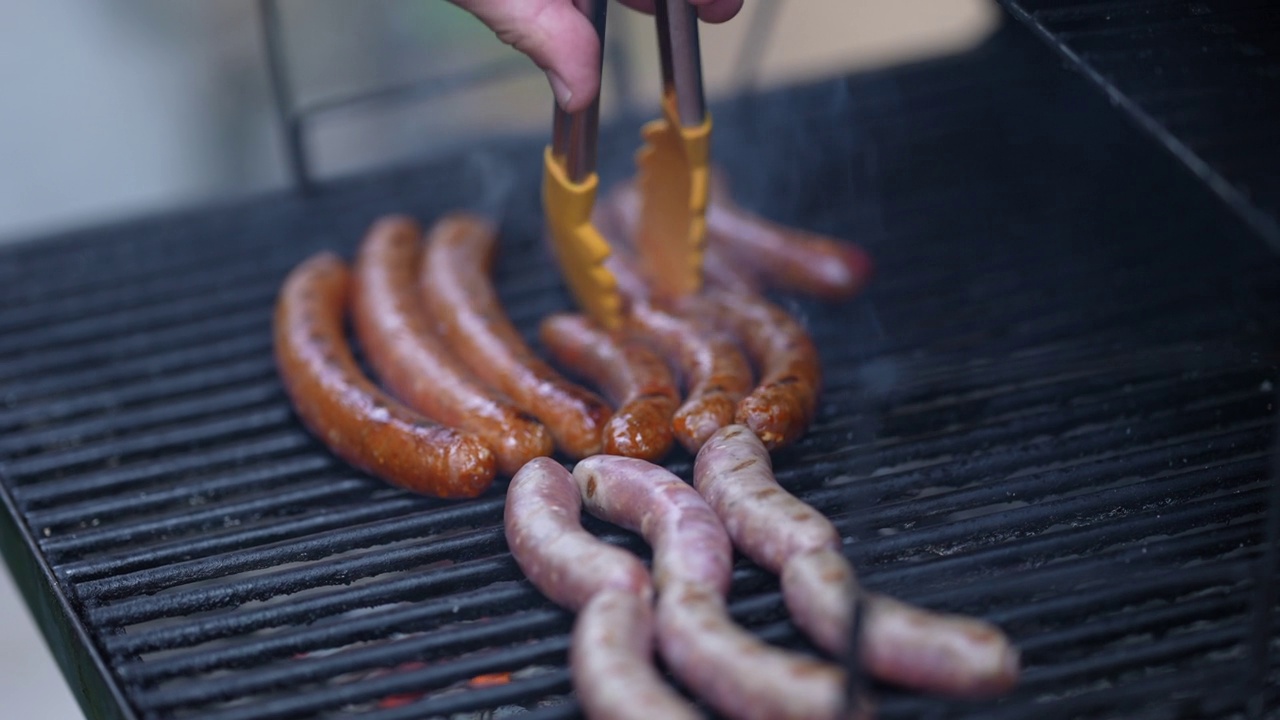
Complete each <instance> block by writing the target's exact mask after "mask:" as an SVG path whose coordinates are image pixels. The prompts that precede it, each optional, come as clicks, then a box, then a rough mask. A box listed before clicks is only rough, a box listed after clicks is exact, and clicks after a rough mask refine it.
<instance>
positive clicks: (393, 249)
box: [352, 217, 554, 475]
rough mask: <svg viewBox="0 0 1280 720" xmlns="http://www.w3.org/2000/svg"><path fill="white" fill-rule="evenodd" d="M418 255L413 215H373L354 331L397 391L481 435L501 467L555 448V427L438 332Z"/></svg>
mask: <svg viewBox="0 0 1280 720" xmlns="http://www.w3.org/2000/svg"><path fill="white" fill-rule="evenodd" d="M421 257H422V230H421V228H419V227H418V224H417V223H415V222H414V221H413V220H411V219H409V218H406V217H387V218H384V219H382V220H379V221H378V222H376V223H374V225H373V227H372V228H370V230H369V232H368V234H367V235H366V236H365V239H364V242H363V243H362V244H361V246H360V251H359V253H358V255H357V257H356V271H355V290H354V294H353V297H352V311H353V322H352V324H353V325H354V326H355V332H356V337H358V338H359V340H360V346H361V348H363V350H364V355H365V358H366V359H367V360H368V361H369V365H370V366H371V367H372V368H373V371H374V372H375V373H376V374H377V375H378V377H380V378H381V379H382V382H383V383H384V384H385V385H386V386H387V388H388V389H390V390H391V392H392V393H394V394H395V395H397V396H398V397H400V398H401V399H402V400H404V401H405V403H406V404H408V405H409V406H410V407H412V408H413V409H415V410H417V411H418V412H420V413H422V414H423V415H426V416H427V417H429V418H431V419H433V420H435V421H437V422H440V423H442V424H444V425H447V426H449V427H454V428H459V429H461V430H465V431H467V432H471V433H474V434H475V435H477V436H478V437H479V438H480V439H481V440H483V441H484V442H485V444H486V445H488V446H489V449H490V450H492V451H493V453H494V455H496V456H497V460H498V470H499V471H501V472H502V473H503V474H506V475H514V474H515V473H516V471H517V470H519V469H520V468H521V467H523V466H524V464H525V463H527V462H529V461H530V460H532V459H533V458H535V457H539V456H542V455H550V454H551V452H552V451H553V449H554V447H553V444H552V440H551V434H550V433H548V432H547V429H546V428H544V427H543V426H542V425H540V424H539V423H538V422H537V421H536V420H534V419H533V418H531V417H529V416H528V415H526V414H524V413H522V412H520V411H519V410H517V409H516V408H514V407H512V406H511V405H509V404H507V403H506V402H502V401H500V400H498V399H497V398H496V397H495V396H494V395H493V393H491V392H490V391H488V390H487V389H486V388H484V387H482V386H481V385H480V384H479V383H478V382H477V381H476V380H475V379H473V377H472V375H471V372H470V371H469V370H468V369H467V368H465V367H464V366H463V365H462V363H461V362H459V360H458V359H457V357H455V356H454V354H453V353H452V352H450V351H449V350H448V348H446V347H445V346H444V344H443V343H442V342H441V341H440V339H439V338H438V337H436V334H435V332H434V330H433V329H432V327H431V321H430V320H429V318H428V317H427V314H426V309H425V308H423V306H422V302H421V299H420V298H419V297H418V282H417V268H418V265H419V264H420V261H421Z"/></svg>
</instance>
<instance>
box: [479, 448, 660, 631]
mask: <svg viewBox="0 0 1280 720" xmlns="http://www.w3.org/2000/svg"><path fill="white" fill-rule="evenodd" d="M581 517H582V493H581V492H580V491H579V489H578V484H577V482H576V481H575V480H574V478H573V476H572V475H570V474H569V471H568V470H565V469H564V467H563V466H562V465H560V463H558V462H556V461H554V460H552V459H550V458H536V459H534V460H532V461H530V462H529V464H528V465H525V466H524V467H523V468H521V469H520V472H518V473H516V475H515V477H514V478H512V479H511V485H510V486H509V487H508V488H507V505H506V510H505V512H504V525H505V527H506V534H507V545H508V547H510V548H511V554H512V555H513V556H514V557H515V559H516V564H517V565H519V566H520V570H522V571H523V572H524V575H525V577H527V578H529V581H530V582H532V583H533V585H534V587H536V588H538V590H540V591H542V594H543V595H546V596H547V597H549V598H551V600H552V601H554V602H555V603H556V604H557V605H559V606H561V607H565V608H568V609H570V610H581V609H582V608H583V607H584V606H586V604H587V602H588V601H589V600H590V599H591V597H592V596H593V595H595V594H596V593H599V592H601V591H602V590H606V589H614V590H621V591H624V592H627V593H630V594H633V595H636V596H637V597H640V598H642V599H643V600H644V601H645V602H646V603H647V602H649V601H650V600H651V598H652V597H653V587H652V585H651V584H650V582H649V571H648V570H646V569H645V567H644V564H643V563H641V562H640V560H639V559H638V558H636V556H634V555H632V554H631V553H629V552H627V551H625V550H623V549H621V548H617V547H614V546H612V545H609V544H607V543H605V542H603V541H601V540H600V539H599V538H597V537H596V536H594V535H592V534H591V533H589V532H587V531H586V530H584V529H583V528H582V521H581Z"/></svg>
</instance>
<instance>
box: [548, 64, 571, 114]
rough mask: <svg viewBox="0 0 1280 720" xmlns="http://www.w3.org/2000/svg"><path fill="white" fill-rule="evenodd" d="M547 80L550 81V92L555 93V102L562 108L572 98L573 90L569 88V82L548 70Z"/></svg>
mask: <svg viewBox="0 0 1280 720" xmlns="http://www.w3.org/2000/svg"><path fill="white" fill-rule="evenodd" d="M547 80H548V81H550V83H551V92H552V93H555V96H556V104H557V105H559V106H560V107H562V108H563V107H564V106H566V105H568V104H569V101H570V100H572V99H573V91H572V90H570V89H569V84H568V83H566V82H565V81H564V78H562V77H560V76H559V75H557V74H555V73H553V72H549V73H547Z"/></svg>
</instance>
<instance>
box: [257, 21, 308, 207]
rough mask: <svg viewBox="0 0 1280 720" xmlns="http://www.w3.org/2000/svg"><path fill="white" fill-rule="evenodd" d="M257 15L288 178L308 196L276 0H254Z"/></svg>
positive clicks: (298, 120) (302, 141)
mask: <svg viewBox="0 0 1280 720" xmlns="http://www.w3.org/2000/svg"><path fill="white" fill-rule="evenodd" d="M258 15H259V17H260V18H261V20H262V36H263V41H264V42H265V45H266V55H267V71H268V76H269V79H270V83H269V84H270V86H271V100H272V106H273V107H274V109H275V113H276V119H277V121H278V122H279V123H280V130H281V132H282V133H283V135H284V147H285V159H286V161H287V163H288V166H289V176H290V178H291V179H292V180H293V185H294V187H295V188H296V189H298V190H301V191H302V192H304V193H306V192H310V191H311V189H312V184H311V171H310V168H309V166H308V162H307V148H306V138H305V137H304V130H305V128H304V127H303V122H302V118H301V116H299V115H298V114H296V113H295V112H294V106H293V90H292V88H291V87H290V85H289V62H288V58H286V57H285V48H284V36H283V33H281V31H280V7H279V4H278V3H277V2H276V0H258Z"/></svg>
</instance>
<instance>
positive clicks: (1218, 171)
mask: <svg viewBox="0 0 1280 720" xmlns="http://www.w3.org/2000/svg"><path fill="white" fill-rule="evenodd" d="M1000 2H1001V3H1002V4H1003V5H1004V6H1005V7H1006V8H1007V9H1008V10H1009V11H1010V13H1011V14H1012V15H1013V16H1014V17H1016V18H1018V19H1019V20H1021V21H1023V22H1024V23H1026V24H1027V25H1029V26H1030V27H1031V28H1032V29H1033V30H1034V31H1035V33H1036V34H1037V35H1039V36H1041V37H1042V38H1044V39H1045V40H1047V41H1048V42H1049V43H1050V44H1051V45H1052V46H1053V47H1054V48H1056V49H1057V50H1058V52H1059V53H1060V54H1061V55H1062V57H1063V58H1065V59H1066V60H1067V62H1068V63H1070V64H1071V66H1073V67H1075V68H1076V69H1078V70H1079V71H1080V72H1081V73H1083V74H1084V76H1085V77H1087V78H1089V79H1090V80H1091V81H1092V82H1094V83H1095V84H1097V85H1098V86H1099V87H1101V88H1102V89H1103V90H1104V91H1105V92H1106V94H1107V97H1108V99H1109V100H1110V101H1111V102H1112V104H1114V105H1115V106H1117V107H1119V108H1121V109H1122V110H1123V111H1124V112H1125V113H1127V114H1128V115H1129V116H1130V117H1131V118H1132V119H1133V120H1134V121H1135V122H1137V124H1138V126H1139V127H1141V128H1143V129H1144V130H1146V131H1147V132H1149V133H1151V134H1152V135H1154V136H1155V137H1156V138H1157V139H1158V140H1159V141H1160V142H1161V143H1162V144H1163V145H1164V146H1165V147H1166V148H1168V149H1169V150H1170V151H1171V152H1172V153H1173V154H1174V156H1176V157H1177V158H1178V159H1179V160H1181V161H1182V162H1183V163H1185V164H1186V165H1187V166H1188V167H1190V168H1191V170H1192V171H1194V172H1195V173H1196V175H1198V176H1200V177H1201V178H1202V179H1203V180H1204V181H1205V182H1206V183H1207V184H1208V185H1209V187H1210V188H1211V189H1212V190H1213V192H1215V193H1217V194H1218V195H1220V196H1221V197H1222V198H1223V199H1224V200H1226V202H1227V204H1228V205H1229V206H1230V207H1231V208H1232V209H1233V210H1234V211H1235V212H1236V213H1238V214H1239V215H1240V216H1241V217H1243V218H1244V219H1245V220H1246V221H1247V222H1248V223H1249V224H1250V225H1251V226H1253V228H1254V229H1255V230H1256V231H1257V232H1259V233H1261V234H1262V235H1263V236H1264V237H1265V238H1266V239H1267V240H1268V241H1269V242H1270V243H1271V244H1272V246H1273V247H1274V248H1275V249H1276V250H1277V251H1280V172H1277V171H1278V170H1280V7H1277V6H1276V4H1275V3H1273V2H1268V1H1267V0H1199V1H1198V2H1183V1H1181V0H1137V1H1136V2H1135V1H1134V0H1090V1H1084V2H1082V1H1081V0H1000Z"/></svg>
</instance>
